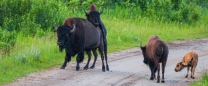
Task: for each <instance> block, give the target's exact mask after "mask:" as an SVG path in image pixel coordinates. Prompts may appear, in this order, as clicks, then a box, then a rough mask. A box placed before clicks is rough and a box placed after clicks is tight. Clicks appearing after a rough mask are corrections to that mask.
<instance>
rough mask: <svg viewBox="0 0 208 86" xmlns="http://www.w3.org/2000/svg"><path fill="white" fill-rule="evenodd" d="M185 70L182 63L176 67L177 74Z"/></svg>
mask: <svg viewBox="0 0 208 86" xmlns="http://www.w3.org/2000/svg"><path fill="white" fill-rule="evenodd" d="M183 68H184V66H183V64H182V62H179V63H178V64H177V65H176V67H175V71H176V72H178V71H181V70H182V69H183Z"/></svg>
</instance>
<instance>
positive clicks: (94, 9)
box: [90, 4, 97, 12]
mask: <svg viewBox="0 0 208 86" xmlns="http://www.w3.org/2000/svg"><path fill="white" fill-rule="evenodd" d="M92 11H97V7H96V5H95V4H91V5H90V12H92Z"/></svg>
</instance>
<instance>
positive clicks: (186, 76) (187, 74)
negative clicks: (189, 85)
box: [185, 66, 189, 78]
mask: <svg viewBox="0 0 208 86" xmlns="http://www.w3.org/2000/svg"><path fill="white" fill-rule="evenodd" d="M188 72H189V66H187V71H186V76H185V78H187V77H188Z"/></svg>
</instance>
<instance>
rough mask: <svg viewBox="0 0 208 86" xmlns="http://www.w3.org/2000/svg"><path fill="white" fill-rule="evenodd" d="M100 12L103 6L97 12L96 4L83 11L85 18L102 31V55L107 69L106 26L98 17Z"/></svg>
mask: <svg viewBox="0 0 208 86" xmlns="http://www.w3.org/2000/svg"><path fill="white" fill-rule="evenodd" d="M84 11H85V10H84ZM102 12H103V8H102V10H101V11H100V12H98V11H97V8H96V5H95V4H91V5H90V11H89V12H86V11H85V14H86V17H87V20H88V21H90V22H91V23H92V24H93V25H94V26H96V27H99V28H100V29H101V31H102V34H103V41H104V55H105V61H106V68H107V70H108V71H109V67H108V61H107V39H106V35H107V31H106V28H105V26H104V24H103V22H102V21H101V19H100V15H101V14H102ZM95 59H97V58H95ZM95 62H96V60H94V63H93V64H95Z"/></svg>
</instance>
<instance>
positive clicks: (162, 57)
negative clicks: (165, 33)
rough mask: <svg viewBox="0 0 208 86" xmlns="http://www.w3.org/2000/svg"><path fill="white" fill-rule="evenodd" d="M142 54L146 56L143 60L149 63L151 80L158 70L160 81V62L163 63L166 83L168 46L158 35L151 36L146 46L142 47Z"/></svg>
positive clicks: (158, 80) (158, 79)
mask: <svg viewBox="0 0 208 86" xmlns="http://www.w3.org/2000/svg"><path fill="white" fill-rule="evenodd" d="M140 48H141V50H142V54H143V56H144V60H143V62H144V63H145V64H146V65H149V68H150V71H151V76H150V80H153V79H154V78H155V72H156V71H158V75H157V82H158V83H159V82H160V64H159V63H162V80H161V82H162V83H164V82H165V80H164V73H165V65H166V62H167V59H168V53H169V51H168V46H167V45H166V43H165V42H163V41H162V40H161V39H160V38H159V37H158V36H151V37H150V38H149V41H148V43H147V45H146V46H144V47H142V45H140Z"/></svg>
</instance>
